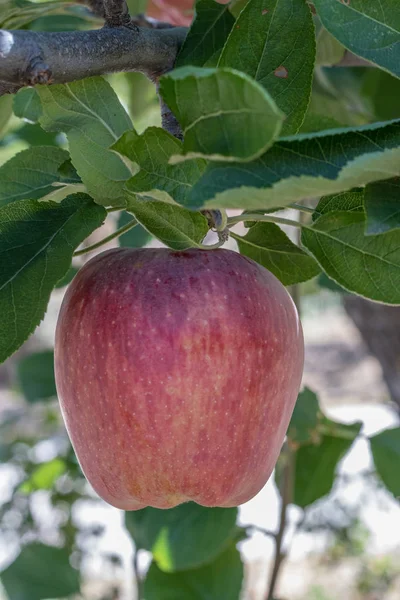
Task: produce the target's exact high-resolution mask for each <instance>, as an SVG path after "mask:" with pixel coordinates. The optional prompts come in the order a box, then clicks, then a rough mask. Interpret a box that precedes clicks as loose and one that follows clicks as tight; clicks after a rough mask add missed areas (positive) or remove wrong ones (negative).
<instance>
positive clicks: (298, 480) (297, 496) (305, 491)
mask: <svg viewBox="0 0 400 600" xmlns="http://www.w3.org/2000/svg"><path fill="white" fill-rule="evenodd" d="M360 427H361V424H360V423H355V424H353V425H343V424H340V431H338V432H337V433H338V435H322V436H321V438H320V440H319V443H317V444H309V445H303V446H300V448H299V449H298V450H297V451H296V453H295V458H294V459H295V476H294V490H293V502H294V503H295V504H297V505H298V506H301V507H302V508H305V507H306V506H308V505H310V504H312V503H313V502H315V501H316V500H319V499H320V498H322V497H323V496H326V495H327V494H329V492H330V491H331V489H332V486H333V483H334V481H335V474H336V467H337V464H338V462H339V461H340V459H341V458H342V457H343V456H344V455H345V454H346V452H347V451H348V450H349V449H350V447H351V445H352V444H353V442H354V440H355V438H356V437H357V435H358V434H359V432H360ZM339 433H340V434H341V435H339Z"/></svg>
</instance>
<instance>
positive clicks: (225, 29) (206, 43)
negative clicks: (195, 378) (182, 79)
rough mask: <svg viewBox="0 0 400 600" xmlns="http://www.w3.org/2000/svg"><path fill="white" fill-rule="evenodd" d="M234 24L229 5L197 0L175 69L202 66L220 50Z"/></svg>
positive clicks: (213, 0)
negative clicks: (194, 13) (193, 17)
mask: <svg viewBox="0 0 400 600" xmlns="http://www.w3.org/2000/svg"><path fill="white" fill-rule="evenodd" d="M234 22H235V19H234V17H233V16H232V14H231V13H230V12H229V5H227V4H218V2H215V0H199V1H198V2H197V4H196V16H195V19H194V21H193V23H192V26H191V27H190V29H189V33H188V34H187V36H186V40H185V41H184V43H183V46H182V48H181V51H180V52H179V54H178V58H177V60H176V63H175V67H182V66H184V65H195V66H198V67H202V66H204V65H205V63H206V62H207V61H209V60H210V59H211V57H213V56H214V55H215V54H216V53H217V52H219V51H220V50H222V47H223V45H224V43H225V40H226V38H227V37H228V34H229V32H230V30H231V29H232V26H233V24H234Z"/></svg>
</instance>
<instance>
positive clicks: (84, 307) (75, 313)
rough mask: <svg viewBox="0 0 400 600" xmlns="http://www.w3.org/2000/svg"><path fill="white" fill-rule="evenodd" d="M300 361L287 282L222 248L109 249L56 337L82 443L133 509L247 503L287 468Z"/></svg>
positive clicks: (70, 299)
mask: <svg viewBox="0 0 400 600" xmlns="http://www.w3.org/2000/svg"><path fill="white" fill-rule="evenodd" d="M303 361H304V342H303V334H302V328H301V324H300V321H299V319H298V315H297V311H296V307H295V305H294V303H293V301H292V299H291V297H290V295H289V294H288V293H287V291H286V289H285V288H284V286H283V285H282V284H281V283H280V281H278V279H277V278H276V277H275V276H274V275H272V273H270V272H269V271H267V270H266V269H265V268H264V267H262V266H260V265H258V264H257V263H255V262H254V261H252V260H250V259H248V258H246V257H244V256H241V255H240V254H238V253H236V252H232V251H230V250H224V249H219V250H210V251H208V250H185V251H181V252H174V251H172V250H169V249H166V248H157V249H131V248H120V249H113V250H109V251H106V252H103V253H102V254H99V255H98V256H96V257H95V258H93V259H92V260H90V261H89V262H88V263H87V264H86V265H85V266H84V267H83V268H82V269H81V270H80V271H79V273H78V274H77V275H76V277H75V279H74V280H73V282H72V283H71V284H70V286H69V288H68V290H67V293H66V295H65V298H64V301H63V304H62V307H61V311H60V315H59V319H58V324H57V329H56V343H55V374H56V383H57V390H58V396H59V400H60V404H61V410H62V413H63V416H64V420H65V423H66V427H67V429H68V432H69V436H70V438H71V441H72V444H73V447H74V449H75V452H76V454H77V457H78V460H79V462H80V465H81V467H82V470H83V472H84V474H85V476H86V478H87V479H88V481H89V482H90V483H91V484H92V486H93V488H94V489H95V490H96V492H97V493H98V494H99V496H101V497H102V498H103V499H104V500H106V501H107V502H108V503H109V504H111V505H113V506H115V507H117V508H121V509H125V510H138V509H141V508H144V507H146V506H153V507H156V508H171V507H173V506H176V505H177V504H181V503H182V502H187V501H189V500H193V501H194V502H197V503H198V504H201V505H203V506H220V507H230V506H237V505H239V504H242V503H244V502H246V501H247V500H250V499H251V498H252V497H253V496H254V495H255V494H256V493H257V492H259V490H260V489H261V488H262V487H263V486H264V484H265V483H266V481H267V480H268V478H269V477H270V475H271V472H272V470H273V468H274V466H275V463H276V461H277V458H278V455H279V452H280V449H281V446H282V443H283V440H284V436H285V433H286V430H287V427H288V424H289V420H290V417H291V414H292V411H293V407H294V404H295V401H296V398H297V394H298V391H299V387H300V383H301V377H302V371H303Z"/></svg>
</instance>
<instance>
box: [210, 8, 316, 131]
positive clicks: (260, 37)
mask: <svg viewBox="0 0 400 600" xmlns="http://www.w3.org/2000/svg"><path fill="white" fill-rule="evenodd" d="M314 59H315V33H314V25H313V21H312V15H311V12H310V9H309V6H308V5H307V3H306V2H304V0H250V1H249V2H248V3H247V4H246V6H245V8H244V9H243V11H242V12H241V13H240V15H239V17H238V19H237V21H236V25H235V27H234V28H233V29H232V31H231V33H230V35H229V38H228V41H227V42H226V44H225V47H224V49H223V51H222V54H221V57H220V59H219V62H218V66H219V67H232V68H235V69H238V70H239V71H243V72H244V73H247V74H248V75H250V76H251V77H253V78H254V79H255V80H256V81H257V82H258V83H259V84H260V85H262V86H263V87H264V88H265V89H266V90H268V93H269V94H270V95H271V96H272V98H273V99H274V100H275V101H276V103H277V105H278V106H279V108H280V109H281V110H282V111H283V112H284V113H285V115H286V120H285V122H284V123H283V127H282V133H283V134H284V135H289V134H291V133H296V132H297V131H298V130H299V128H300V126H301V124H302V122H303V119H304V115H305V114H306V111H307V106H308V103H309V100H310V95H311V85H312V78H313V69H314Z"/></svg>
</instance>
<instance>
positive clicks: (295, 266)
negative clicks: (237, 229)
mask: <svg viewBox="0 0 400 600" xmlns="http://www.w3.org/2000/svg"><path fill="white" fill-rule="evenodd" d="M231 236H232V237H233V238H234V239H235V240H236V241H237V243H238V246H239V250H240V253H241V254H244V255H245V256H248V257H249V258H252V259H253V260H255V261H256V262H258V263H260V265H262V266H263V267H265V268H266V269H268V270H269V271H271V273H273V274H274V275H275V276H276V277H277V278H278V279H279V280H280V281H281V282H282V283H283V285H293V284H294V283H300V282H301V281H307V279H311V278H312V277H315V276H316V275H318V273H319V272H320V268H319V266H318V264H317V263H316V262H315V260H314V259H313V258H312V257H311V256H309V255H308V254H307V253H306V252H304V250H302V249H301V248H299V246H296V244H294V243H293V242H292V241H291V240H290V239H289V238H288V236H287V235H286V233H284V232H283V231H282V229H280V227H278V226H277V225H275V223H257V224H256V225H254V226H253V227H251V229H250V230H249V231H248V233H247V234H246V235H245V236H244V237H241V236H239V235H236V234H235V233H233V232H231Z"/></svg>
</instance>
